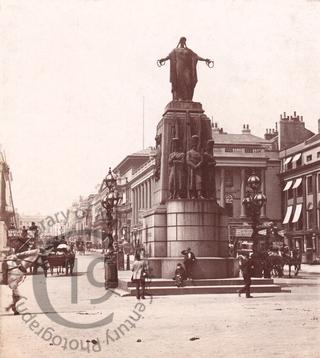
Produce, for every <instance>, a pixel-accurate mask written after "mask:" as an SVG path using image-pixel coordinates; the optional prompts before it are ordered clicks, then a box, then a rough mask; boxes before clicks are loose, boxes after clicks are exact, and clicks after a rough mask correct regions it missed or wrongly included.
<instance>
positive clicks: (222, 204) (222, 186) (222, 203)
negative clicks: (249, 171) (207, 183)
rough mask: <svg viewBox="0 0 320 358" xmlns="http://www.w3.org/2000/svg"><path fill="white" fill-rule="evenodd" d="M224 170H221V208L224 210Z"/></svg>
mask: <svg viewBox="0 0 320 358" xmlns="http://www.w3.org/2000/svg"><path fill="white" fill-rule="evenodd" d="M224 194H225V193H224V168H221V169H220V206H222V207H223V208H224Z"/></svg>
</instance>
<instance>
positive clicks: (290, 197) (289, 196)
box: [287, 189, 293, 199]
mask: <svg viewBox="0 0 320 358" xmlns="http://www.w3.org/2000/svg"><path fill="white" fill-rule="evenodd" d="M287 193H288V199H292V198H293V190H292V189H289V190H288V191H287Z"/></svg>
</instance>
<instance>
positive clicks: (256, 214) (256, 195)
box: [242, 173, 267, 254]
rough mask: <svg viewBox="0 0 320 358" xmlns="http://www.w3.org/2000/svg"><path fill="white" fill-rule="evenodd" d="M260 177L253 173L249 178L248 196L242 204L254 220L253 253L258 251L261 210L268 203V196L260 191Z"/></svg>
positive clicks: (248, 215)
mask: <svg viewBox="0 0 320 358" xmlns="http://www.w3.org/2000/svg"><path fill="white" fill-rule="evenodd" d="M260 184H261V181H260V178H259V177H258V176H257V175H256V174H255V173H253V174H252V175H251V176H250V177H249V178H248V180H247V185H248V187H249V188H250V189H249V190H248V191H247V194H246V197H245V198H244V200H243V201H242V205H244V207H245V211H246V215H247V217H249V218H250V219H251V221H252V224H251V225H252V230H253V232H252V236H251V237H252V239H253V247H252V249H253V254H257V253H258V243H259V237H258V231H259V224H260V211H261V208H262V207H263V205H264V204H265V203H266V201H267V198H266V196H265V195H264V194H263V193H262V192H261V191H260Z"/></svg>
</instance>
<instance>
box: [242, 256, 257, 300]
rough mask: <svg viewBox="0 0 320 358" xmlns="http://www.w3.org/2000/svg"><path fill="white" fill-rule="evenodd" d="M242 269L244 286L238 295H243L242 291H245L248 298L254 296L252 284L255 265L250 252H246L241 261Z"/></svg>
mask: <svg viewBox="0 0 320 358" xmlns="http://www.w3.org/2000/svg"><path fill="white" fill-rule="evenodd" d="M240 270H241V272H242V277H243V281H244V286H243V287H242V288H241V289H240V290H239V291H238V295H239V297H241V293H245V294H246V298H252V296H251V295H250V286H251V277H252V275H253V270H254V265H253V259H252V257H249V255H248V254H246V256H245V257H242V259H241V261H240Z"/></svg>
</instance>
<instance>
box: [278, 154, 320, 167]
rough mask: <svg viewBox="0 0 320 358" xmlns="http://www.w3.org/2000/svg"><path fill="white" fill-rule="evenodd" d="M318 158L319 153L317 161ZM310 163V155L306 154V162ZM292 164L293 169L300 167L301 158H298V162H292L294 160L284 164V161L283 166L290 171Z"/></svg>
mask: <svg viewBox="0 0 320 358" xmlns="http://www.w3.org/2000/svg"><path fill="white" fill-rule="evenodd" d="M319 158H320V151H319V152H317V159H319ZM311 161H312V154H308V155H307V156H306V162H307V163H308V162H311ZM293 163H295V168H297V167H300V166H301V165H302V156H300V157H299V159H298V160H296V161H294V160H290V161H289V162H288V163H286V160H285V162H284V164H285V165H286V166H287V170H291V169H292V168H293Z"/></svg>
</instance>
